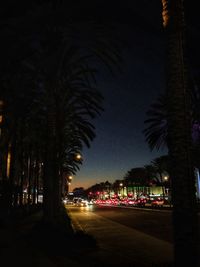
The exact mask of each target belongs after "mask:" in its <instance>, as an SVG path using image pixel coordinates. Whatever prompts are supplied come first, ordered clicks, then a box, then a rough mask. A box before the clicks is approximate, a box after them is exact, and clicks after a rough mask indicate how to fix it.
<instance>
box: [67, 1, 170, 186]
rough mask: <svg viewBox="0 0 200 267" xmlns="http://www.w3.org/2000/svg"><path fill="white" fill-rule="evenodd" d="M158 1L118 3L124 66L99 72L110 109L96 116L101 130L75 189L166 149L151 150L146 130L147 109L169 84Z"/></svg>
mask: <svg viewBox="0 0 200 267" xmlns="http://www.w3.org/2000/svg"><path fill="white" fill-rule="evenodd" d="M132 2H133V1H132ZM142 2H143V3H142ZM149 2H154V4H153V6H152V3H151V4H150V3H149ZM155 2H156V1H141V3H140V5H139V6H134V5H133V3H132V4H131V3H130V2H129V5H128V4H127V6H123V8H122V6H120V5H119V6H116V5H115V6H113V7H114V8H113V13H114V14H115V15H113V16H114V18H113V21H116V27H117V29H118V33H119V36H120V38H121V40H122V43H123V47H122V58H123V63H122V72H117V71H116V72H115V74H114V76H112V75H110V73H109V72H108V71H106V70H102V71H100V74H99V75H98V77H97V78H98V88H99V90H100V91H101V92H102V94H103V96H104V98H105V100H104V109H105V111H104V112H103V113H102V115H101V116H100V117H98V118H97V119H95V120H94V125H95V127H96V135H97V136H96V138H95V140H94V141H93V142H92V143H91V148H90V149H87V148H85V149H84V151H83V165H82V166H81V168H80V171H79V172H78V173H77V174H76V176H75V177H74V179H73V182H72V185H71V189H73V188H75V187H80V186H83V187H84V188H87V187H89V186H91V185H93V184H95V183H99V182H104V181H106V180H108V181H110V182H113V181H114V180H116V179H123V177H124V175H125V173H126V172H127V171H128V170H130V169H131V168H133V167H140V166H141V167H142V166H144V165H145V164H148V163H150V161H151V160H152V159H154V158H155V157H158V156H160V155H163V154H166V153H167V150H162V151H159V152H157V151H153V152H151V151H150V149H149V147H148V144H147V143H146V142H145V138H144V135H143V133H142V130H143V129H144V127H145V126H144V120H145V119H146V114H145V113H146V111H147V110H148V108H149V106H150V104H152V103H153V102H154V101H155V100H156V98H157V96H158V95H159V94H160V93H161V92H163V91H164V86H165V82H164V80H165V76H164V68H165V66H164V57H165V48H164V35H163V30H162V18H161V5H160V2H159V1H158V2H157V3H155ZM127 3H128V1H127ZM144 3H145V4H146V6H145V5H144ZM102 6H103V5H102ZM126 8H127V9H126ZM103 10H105V9H103V8H102V9H101V11H103ZM119 10H123V11H120V12H121V13H120V12H119ZM150 10H151V12H150ZM99 12H100V11H99ZM115 12H116V13H115ZM122 12H123V13H122ZM119 14H121V16H119ZM126 14H128V15H127V17H126ZM116 17H117V18H116Z"/></svg>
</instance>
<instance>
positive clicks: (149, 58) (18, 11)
mask: <svg viewBox="0 0 200 267" xmlns="http://www.w3.org/2000/svg"><path fill="white" fill-rule="evenodd" d="M33 2H38V3H43V2H44V1H40V0H30V1H25V0H24V1H20V3H21V5H19V1H17V0H15V1H14V0H7V1H6V2H5V3H4V4H6V6H5V9H1V10H0V15H1V16H5V17H13V16H20V15H23V14H24V13H25V12H26V10H28V9H30V3H33ZM46 2H47V3H48V2H49V0H46ZM55 2H59V1H55ZM60 2H62V3H64V5H66V8H63V12H66V18H68V17H70V19H71V20H72V22H73V21H75V22H76V21H88V20H94V19H95V20H98V21H100V22H103V23H107V24H108V25H109V24H112V25H114V26H115V29H117V31H116V32H117V38H118V39H119V43H120V45H121V54H122V58H123V62H122V64H121V68H122V72H119V71H117V70H116V71H115V75H111V74H110V73H109V72H108V71H107V70H106V69H105V68H103V67H101V68H100V72H99V74H98V76H97V82H98V88H99V90H100V91H101V92H102V94H103V96H104V98H105V100H104V109H105V111H104V112H103V113H102V115H101V116H100V117H98V118H97V119H95V120H94V121H93V123H94V125H95V126H96V139H95V140H94V141H93V142H92V143H91V148H90V149H87V148H85V149H84V151H83V165H82V166H81V169H80V171H79V172H78V173H77V175H76V176H75V177H74V179H73V183H72V186H71V189H72V188H74V187H80V186H83V187H84V188H87V187H88V186H90V185H93V184H95V183H97V182H103V181H106V180H109V181H110V182H113V181H114V180H116V179H122V178H123V176H124V175H125V173H126V172H127V171H128V170H129V169H131V168H133V167H139V166H143V165H144V164H148V163H150V161H151V160H152V159H154V158H155V157H157V156H160V155H162V154H166V153H167V151H166V150H164V151H159V152H157V151H153V152H150V149H149V148H148V145H147V143H146V142H145V139H144V135H143V133H142V130H143V129H144V127H145V126H144V120H145V119H146V115H145V113H146V111H147V110H148V108H149V106H150V104H152V103H153V102H154V101H155V100H156V99H157V97H158V95H159V94H160V93H162V92H163V91H164V88H165V40H164V39H165V37H164V32H163V28H162V15H161V12H162V2H161V0H139V1H133V0H124V1H116V0H115V1H114V0H93V1H92V0H84V1H83V0H73V1H71V4H70V1H62V0H60ZM190 2H192V3H189V1H187V7H186V15H187V18H188V21H189V24H188V28H189V32H190V34H189V36H188V37H189V38H188V41H189V50H190V60H191V62H192V65H193V66H195V68H196V69H197V70H199V69H200V67H199V65H200V64H199V62H200V56H199V52H198V50H199V46H200V41H199V40H200V37H199V32H200V26H199V24H200V23H199V16H198V10H199V9H198V8H197V3H196V4H195V3H194V1H190ZM196 2H198V1H196ZM195 5H196V6H195Z"/></svg>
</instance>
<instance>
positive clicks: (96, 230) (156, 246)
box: [67, 205, 173, 267]
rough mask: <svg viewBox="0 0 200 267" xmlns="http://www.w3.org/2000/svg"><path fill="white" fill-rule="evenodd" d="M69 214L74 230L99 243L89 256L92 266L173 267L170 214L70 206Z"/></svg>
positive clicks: (105, 207)
mask: <svg viewBox="0 0 200 267" xmlns="http://www.w3.org/2000/svg"><path fill="white" fill-rule="evenodd" d="M67 210H68V213H69V216H70V217H71V218H72V223H73V225H74V228H75V229H78V230H83V231H85V232H86V233H89V234H91V235H92V236H94V237H95V238H96V240H97V243H98V246H99V250H97V251H96V252H95V253H91V254H90V258H91V259H92V262H98V263H102V264H103V263H105V262H107V263H109V266H122V265H123V266H139V267H140V266H142V267H143V266H145V267H146V266H148V267H149V266H171V265H168V264H170V263H171V262H172V258H173V244H172V237H171V236H172V234H171V232H172V227H171V212H169V211H162V212H161V211H158V210H156V211H151V210H144V209H142V210H141V209H126V208H117V207H116V208H114V207H108V206H96V205H95V206H92V205H91V206H89V207H69V206H68V207H67ZM125 263H126V264H125ZM133 263H134V264H133ZM124 264H125V265H124ZM157 264H161V265H157ZM163 264H164V265H163ZM165 264H167V265H165ZM103 266H104V265H103Z"/></svg>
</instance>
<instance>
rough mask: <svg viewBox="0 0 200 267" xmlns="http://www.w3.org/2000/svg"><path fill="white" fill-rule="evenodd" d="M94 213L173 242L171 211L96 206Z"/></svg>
mask: <svg viewBox="0 0 200 267" xmlns="http://www.w3.org/2000/svg"><path fill="white" fill-rule="evenodd" d="M93 212H95V213H96V214H98V215H100V216H103V217H105V218H108V219H110V220H113V221H116V222H118V223H120V224H123V225H126V226H128V227H131V228H134V229H136V230H139V231H141V232H143V233H146V234H150V235H152V236H154V237H157V238H160V239H162V240H165V241H168V242H173V241H172V240H173V238H172V213H171V211H169V210H166V211H163V210H162V211H160V210H158V209H154V210H150V209H137V208H135V209H134V208H131V209H127V208H123V207H120V208H119V207H109V206H95V207H93Z"/></svg>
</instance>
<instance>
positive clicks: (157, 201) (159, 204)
mask: <svg viewBox="0 0 200 267" xmlns="http://www.w3.org/2000/svg"><path fill="white" fill-rule="evenodd" d="M163 205H164V199H161V198H157V199H154V200H152V202H151V206H152V207H163Z"/></svg>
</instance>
